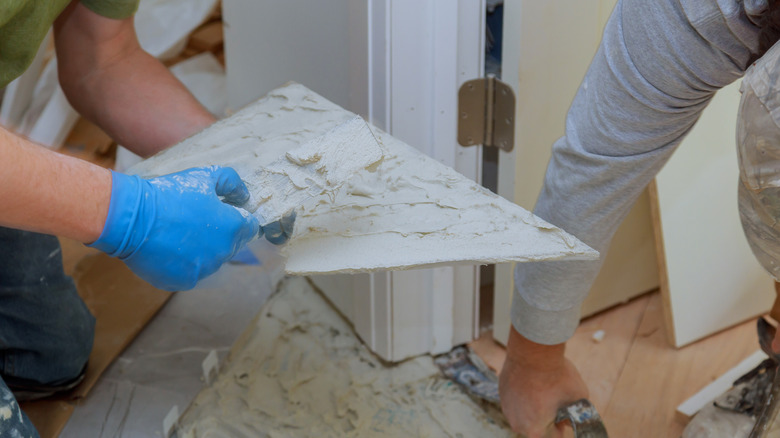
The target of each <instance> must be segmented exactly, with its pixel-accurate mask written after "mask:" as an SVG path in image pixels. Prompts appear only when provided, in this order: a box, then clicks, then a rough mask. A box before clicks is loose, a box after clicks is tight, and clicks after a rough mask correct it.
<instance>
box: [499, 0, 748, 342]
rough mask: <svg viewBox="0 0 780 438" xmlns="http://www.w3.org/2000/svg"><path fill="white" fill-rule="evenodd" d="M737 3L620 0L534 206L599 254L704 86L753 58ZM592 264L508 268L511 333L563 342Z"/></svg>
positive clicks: (704, 100) (736, 74) (707, 96)
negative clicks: (510, 276) (511, 294)
mask: <svg viewBox="0 0 780 438" xmlns="http://www.w3.org/2000/svg"><path fill="white" fill-rule="evenodd" d="M747 3H751V2H747ZM752 3H755V2H752ZM752 3H751V4H752ZM745 5H746V3H745V2H743V1H742V0H717V1H705V2H702V1H700V0H660V1H650V2H649V1H646V0H621V1H619V2H618V3H617V5H616V7H615V10H614V11H613V13H612V16H611V17H610V19H609V21H608V23H607V25H606V28H605V30H604V35H603V38H602V42H601V45H600V47H599V49H598V51H597V53H596V56H595V58H594V59H593V61H592V63H591V65H590V67H589V69H588V72H587V73H586V75H585V78H584V80H583V82H582V84H581V86H580V88H579V90H578V92H577V95H576V97H575V98H574V101H573V103H572V106H571V108H570V110H569V112H568V115H567V117H566V127H565V134H564V137H562V138H560V139H559V140H558V141H557V142H556V143H555V144H554V145H553V154H552V158H551V160H550V163H549V165H548V168H547V173H546V176H545V182H544V187H543V188H542V192H541V194H540V195H539V199H538V200H537V203H536V207H535V209H534V213H535V214H536V215H538V216H539V217H541V218H542V219H544V220H546V221H548V222H550V223H552V224H554V225H557V226H559V227H561V228H562V229H564V230H566V231H567V232H569V233H571V234H573V235H575V236H577V238H579V239H580V240H582V241H583V242H585V243H586V244H588V245H589V246H591V247H592V248H593V249H596V250H597V251H599V252H600V253H602V254H604V253H605V251H606V249H607V248H608V246H609V242H610V240H611V239H612V236H613V234H614V233H615V231H616V229H617V228H618V226H619V225H620V223H621V222H622V221H623V219H624V218H625V217H626V215H627V214H628V212H629V210H630V209H631V206H632V205H633V204H634V202H635V201H636V199H637V198H638V196H639V195H640V194H641V192H642V190H644V188H645V187H646V186H647V184H648V183H650V181H651V180H652V179H653V178H654V177H655V175H656V174H657V173H658V171H659V170H660V169H661V167H662V166H663V164H664V163H665V162H666V161H667V160H668V159H669V157H670V156H671V154H672V152H673V151H674V150H675V149H676V147H677V146H678V145H679V144H680V142H681V141H682V139H683V138H684V137H685V135H686V134H687V133H688V132H689V131H690V129H691V128H692V127H693V125H694V124H695V123H696V121H697V120H698V118H699V116H700V115H701V112H702V111H703V110H704V108H705V107H706V106H707V104H708V103H709V101H710V100H711V98H712V96H713V95H714V94H715V92H716V91H717V90H718V89H720V88H722V87H724V86H726V85H728V84H729V83H731V82H733V81H735V80H736V79H738V78H740V77H742V75H743V74H744V72H745V69H746V68H747V66H748V64H749V63H750V60H751V59H752V58H754V57H755V53H756V52H757V51H758V31H759V30H758V28H757V27H756V26H755V24H753V22H752V21H751V19H750V18H751V17H749V16H748V13H746V12H745V7H746V6H745ZM749 12H751V13H754V12H755V11H749ZM724 123H734V121H724ZM600 268H601V262H600V261H561V262H542V263H518V264H517V267H516V269H515V294H514V297H513V300H512V310H511V312H512V324H513V326H514V327H515V329H516V330H517V331H518V332H519V333H520V334H521V335H523V336H524V337H525V338H527V339H529V340H531V341H534V342H537V343H541V344H548V345H551V344H558V343H561V342H565V341H566V340H567V339H568V338H569V337H571V336H572V334H573V333H574V330H575V329H576V327H577V325H578V323H579V317H580V306H581V304H582V301H583V300H584V299H585V297H586V296H587V294H588V291H589V290H590V287H591V285H592V284H593V281H594V279H595V277H596V275H597V274H598V271H599V269H600Z"/></svg>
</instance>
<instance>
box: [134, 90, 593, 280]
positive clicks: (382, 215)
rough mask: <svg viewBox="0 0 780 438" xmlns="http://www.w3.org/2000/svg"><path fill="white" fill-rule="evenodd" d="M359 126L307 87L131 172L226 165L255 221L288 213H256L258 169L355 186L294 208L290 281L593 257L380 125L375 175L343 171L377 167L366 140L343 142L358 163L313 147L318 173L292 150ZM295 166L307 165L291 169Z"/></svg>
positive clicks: (256, 106) (255, 106) (267, 100)
mask: <svg viewBox="0 0 780 438" xmlns="http://www.w3.org/2000/svg"><path fill="white" fill-rule="evenodd" d="M355 118H356V116H355V114H352V113H350V112H349V111H346V110H344V109H343V108H341V107H339V106H338V105H335V104H333V103H331V102H329V101H328V100H326V99H325V98H323V97H322V96H320V95H318V94H316V93H314V92H313V91H311V90H309V89H307V88H306V87H304V86H302V85H299V84H288V85H286V86H283V87H280V88H277V89H275V90H273V91H271V92H270V93H269V94H268V95H267V96H266V97H264V98H262V99H260V100H258V101H256V102H255V103H252V104H250V105H249V106H247V107H245V108H244V109H242V110H240V111H239V112H237V113H235V114H233V115H232V116H230V117H229V118H227V119H224V120H221V121H219V122H217V123H215V124H214V125H212V126H210V127H208V128H206V129H205V130H203V131H202V132H200V133H198V134H196V135H194V136H192V137H190V138H188V139H186V140H184V141H182V142H181V143H179V144H178V145H176V146H173V147H171V148H169V149H167V150H165V151H163V152H161V153H159V154H157V155H155V156H153V157H151V158H149V159H147V160H145V161H144V162H141V163H139V164H137V165H136V166H134V167H132V168H131V169H129V171H130V172H133V173H137V174H140V175H141V176H145V177H147V176H157V175H164V174H167V173H172V172H175V171H179V170H182V169H187V168H190V167H201V166H208V165H221V166H230V167H233V168H234V169H236V171H237V172H238V174H239V175H240V176H241V178H242V179H243V180H244V182H245V183H246V184H247V186H248V187H249V189H250V193H251V195H252V197H253V198H254V200H253V201H250V206H249V207H248V208H249V209H250V210H251V209H252V208H254V207H252V205H254V206H257V207H259V209H258V211H260V212H261V213H260V214H265V213H263V211H264V209H266V208H267V209H268V210H269V211H270V210H274V211H276V212H278V211H281V210H283V209H284V208H286V205H285V206H283V207H276V206H273V204H274V203H276V202H286V201H285V199H282V198H284V197H279V199H275V198H276V196H274V197H272V198H270V199H271V200H268V201H266V202H265V203H266V204H267V205H266V206H261V205H260V204H259V203H258V202H259V201H260V200H263V199H264V198H267V197H268V192H267V191H265V189H266V188H267V187H268V185H267V183H264V182H262V181H261V179H263V178H266V177H267V174H264V173H263V170H262V169H266V170H268V169H276V168H277V167H283V168H285V169H295V168H296V167H298V168H300V169H296V170H303V171H308V172H309V173H311V174H315V175H323V174H322V173H318V172H317V171H316V169H315V168H316V167H317V166H318V165H322V166H324V168H327V169H328V172H327V176H326V177H325V180H324V182H323V181H322V180H320V183H321V184H324V185H325V187H331V186H329V184H331V183H329V182H328V181H327V178H329V177H335V178H338V179H341V178H342V177H349V180H348V181H347V182H346V183H344V184H343V185H342V186H341V188H340V189H336V190H333V191H323V193H320V194H317V195H316V196H314V197H312V198H310V199H308V200H305V201H302V202H301V204H300V205H298V206H297V207H296V213H297V219H296V221H295V229H294V231H293V234H292V236H291V238H290V241H289V242H288V243H287V244H286V245H285V246H284V247H283V249H282V252H283V253H284V255H285V256H286V257H287V262H286V265H285V269H286V271H287V272H288V273H290V274H295V275H308V274H326V273H327V274H331V273H342V272H348V273H355V272H372V271H379V270H388V269H412V268H418V267H422V266H433V265H442V264H448V265H450V264H455V263H463V264H486V263H501V262H512V261H517V262H526V261H541V260H577V259H580V260H581V259H588V260H593V259H596V258H598V253H597V252H596V251H594V250H593V249H591V248H589V247H588V246H587V245H585V244H584V243H582V242H581V241H579V240H578V239H577V238H575V237H574V236H572V235H570V234H568V233H566V232H565V231H563V230H561V229H559V228H557V227H555V226H553V225H551V224H549V223H547V222H545V221H543V220H542V219H540V218H538V217H536V216H534V215H533V214H531V213H530V212H528V211H527V210H525V209H523V208H522V207H520V206H518V205H516V204H514V203H512V202H510V201H508V200H506V199H504V198H502V197H500V196H498V195H496V194H494V193H492V192H490V191H489V190H487V189H485V188H483V187H482V186H480V185H479V184H477V183H476V182H474V181H472V180H470V179H468V178H466V177H464V176H463V175H461V174H459V173H458V172H456V171H455V170H454V169H451V168H449V167H447V166H446V165H444V164H442V163H440V162H439V161H437V160H435V159H433V158H431V157H428V156H427V155H425V154H423V153H422V152H420V151H418V150H417V149H415V148H413V147H411V146H409V145H407V144H405V143H404V142H402V141H400V140H399V139H397V138H395V137H393V136H392V135H390V134H388V133H385V132H383V131H382V130H380V129H378V128H376V127H373V126H372V127H371V132H372V133H373V135H375V136H376V137H377V138H378V140H379V143H380V144H381V146H380V148H381V149H382V151H383V154H384V157H383V158H382V159H381V161H379V162H378V163H377V165H376V169H375V170H374V169H373V167H372V166H368V167H369V169H365V168H363V169H360V170H358V171H355V172H350V171H347V170H346V169H347V167H344V170H343V171H342V170H341V167H340V166H341V165H344V166H347V165H349V166H350V167H352V168H354V167H358V166H357V165H355V166H352V164H349V163H353V160H358V159H361V160H362V159H364V158H365V159H366V161H365V162H370V161H372V160H373V159H374V157H375V155H370V153H369V149H368V148H367V147H365V146H361V145H363V144H364V140H365V141H368V139H367V136H358V137H359V138H360V140H356V141H355V142H354V144H352V145H344V144H342V146H346V147H353V148H352V150H353V152H352V153H354V151H355V150H358V151H359V152H360V155H361V156H358V157H355V156H351V155H350V154H351V152H349V151H347V150H344V151H342V150H340V148H339V147H336V145H335V143H333V144H324V145H320V146H316V147H323V149H322V150H323V151H324V152H323V154H322V155H321V156H320V157H319V160H320V161H319V163H320V164H317V162H310V161H311V160H313V159H314V158H315V157H316V154H313V155H309V154H307V153H304V150H301V151H300V153H299V152H296V151H298V150H297V149H296V148H299V147H302V145H306V144H307V143H309V142H313V141H315V140H316V139H317V138H319V137H321V136H323V135H325V134H327V133H329V132H331V131H333V130H334V128H336V127H338V126H339V125H342V124H344V123H345V122H350V121H351V120H353V119H355ZM354 123H357V121H355V122H354ZM326 146H327V147H326ZM418 146H420V147H424V146H426V145H418ZM309 147H315V146H311V145H310V146H309ZM453 147H458V146H457V145H455V144H453ZM363 154H367V155H366V156H365V157H364V156H362V155H363ZM368 157H370V159H368ZM296 162H297V163H300V164H303V166H297V165H296V166H293V164H295V163H296ZM336 163H339V164H338V165H336ZM308 166H311V167H308ZM258 170H260V172H258ZM371 170H374V171H373V172H372V171H371ZM331 172H336V173H333V174H331ZM350 173H352V174H353V175H352V176H351V177H350V176H349V174H350ZM264 175H265V176H264ZM317 177H319V176H317ZM293 180H295V181H294V182H293V184H300V186H296V187H295V190H299V189H300V190H299V191H301V192H303V193H310V192H307V190H308V189H307V188H306V187H305V186H307V184H309V182H301V181H300V180H299V179H298V178H297V177H291V181H293ZM312 181H313V179H312ZM273 184H274V183H272V185H273ZM301 186H304V187H301ZM317 190H319V189H318V188H315V189H314V191H317ZM291 203H294V202H292V201H291Z"/></svg>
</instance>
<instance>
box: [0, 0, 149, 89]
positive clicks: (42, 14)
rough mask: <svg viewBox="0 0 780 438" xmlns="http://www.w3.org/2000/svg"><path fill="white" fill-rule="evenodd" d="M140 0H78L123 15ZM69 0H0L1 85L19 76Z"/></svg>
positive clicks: (96, 9)
mask: <svg viewBox="0 0 780 438" xmlns="http://www.w3.org/2000/svg"><path fill="white" fill-rule="evenodd" d="M138 2H139V0H81V3H82V4H83V5H84V6H86V7H88V8H89V9H91V10H92V11H94V12H96V13H98V14H100V15H102V16H104V17H108V18H114V19H122V18H127V17H129V16H131V15H133V14H134V13H135V10H136V9H137V8H138ZM68 3H70V0H0V88H1V87H5V86H6V85H8V83H9V82H11V81H12V80H14V79H16V78H17V77H19V76H20V75H21V74H22V73H24V71H25V70H27V67H29V66H30V63H32V60H33V58H35V53H36V52H37V51H38V47H39V46H40V45H41V42H42V41H43V38H44V37H46V32H48V31H49V28H50V27H51V25H52V23H53V22H54V20H55V19H56V18H57V16H58V15H60V12H62V10H63V9H65V7H66V6H67V5H68Z"/></svg>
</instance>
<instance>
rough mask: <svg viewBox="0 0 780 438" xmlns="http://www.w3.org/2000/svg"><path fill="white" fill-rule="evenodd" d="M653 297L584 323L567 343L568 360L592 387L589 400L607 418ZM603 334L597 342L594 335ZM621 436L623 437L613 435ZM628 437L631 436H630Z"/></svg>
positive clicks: (634, 301)
mask: <svg viewBox="0 0 780 438" xmlns="http://www.w3.org/2000/svg"><path fill="white" fill-rule="evenodd" d="M653 296H657V294H648V295H643V296H641V297H638V298H636V299H634V300H631V301H630V302H628V303H626V304H623V305H621V306H617V307H615V308H613V309H610V310H608V311H606V312H603V313H600V314H598V315H595V316H593V317H592V318H588V319H586V320H584V321H583V322H582V323H581V324H580V326H579V327H578V328H577V331H576V332H575V334H574V336H573V337H572V338H571V339H570V340H569V341H568V342H567V343H566V356H567V357H568V358H569V359H570V360H571V361H572V362H573V363H574V365H575V366H576V367H577V369H578V370H579V372H580V375H582V378H583V379H584V380H585V382H586V383H587V385H588V389H589V391H590V396H589V399H590V401H591V402H592V403H593V404H594V405H595V406H596V409H598V410H599V412H600V413H601V414H604V412H605V410H606V408H607V406H608V405H609V402H610V400H611V399H612V394H613V393H614V390H615V385H616V384H617V382H618V380H619V379H620V376H621V375H622V373H623V371H624V367H625V364H626V360H627V359H628V355H629V352H630V351H631V347H632V345H633V343H634V342H635V341H636V335H637V333H638V330H639V324H640V322H641V321H642V318H643V316H644V314H645V312H646V310H647V308H648V305H649V303H650V301H651V299H652V297H653ZM599 330H601V331H603V333H604V339H603V340H601V341H597V340H595V339H594V338H593V335H594V333H596V332H597V331H599ZM612 436H619V435H612ZM626 436H628V435H626Z"/></svg>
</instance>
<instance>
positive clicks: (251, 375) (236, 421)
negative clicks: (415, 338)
mask: <svg viewBox="0 0 780 438" xmlns="http://www.w3.org/2000/svg"><path fill="white" fill-rule="evenodd" d="M178 436H179V437H188V438H194V437H198V438H204V437H224V436H230V437H273V438H276V437H304V436H305V437H308V436H326V437H327V436H338V437H372V436H382V437H395V436H397V437H409V436H416V437H452V438H457V437H474V436H479V437H511V436H513V434H512V432H511V431H510V430H509V429H508V427H507V426H506V424H505V423H504V421H503V419H502V417H501V415H500V413H498V412H497V410H495V408H490V407H483V406H481V405H479V404H478V403H477V402H475V401H473V400H472V399H470V398H469V397H468V396H467V395H466V394H465V393H463V392H462V391H461V390H460V389H459V388H458V387H457V386H455V385H454V384H453V383H452V382H450V381H448V380H446V379H445V378H444V377H442V376H441V374H440V372H439V370H438V369H437V367H436V366H435V365H434V363H433V360H432V358H431V357H430V356H421V357H418V358H415V359H411V360H408V361H406V362H403V363H400V364H396V365H389V364H386V363H383V362H382V361H381V360H380V359H378V358H377V357H376V356H374V355H373V354H372V353H371V352H370V351H369V350H368V349H367V348H366V347H365V346H364V345H363V344H362V342H360V340H359V339H358V338H357V337H356V336H355V334H354V332H353V329H352V327H351V326H350V325H349V324H348V323H347V322H346V321H345V320H344V319H343V318H342V317H341V316H340V315H339V314H338V313H337V312H336V311H335V310H334V309H333V308H332V307H331V305H330V304H329V303H328V302H327V301H326V300H325V299H324V298H323V297H322V296H321V295H320V293H319V292H317V291H315V290H314V289H313V288H312V286H311V285H310V284H309V283H308V281H306V280H305V279H303V278H289V279H286V280H285V281H283V282H282V283H281V284H280V287H279V290H278V292H277V293H276V294H275V295H274V296H273V297H272V298H271V299H270V300H269V301H268V302H267V303H266V304H265V306H264V307H263V309H262V310H261V311H260V313H259V314H258V316H257V317H256V318H255V320H254V321H253V322H252V323H251V324H250V325H249V327H248V328H247V330H246V331H245V332H244V334H243V335H242V336H241V338H240V339H239V340H238V341H237V342H236V344H235V345H234V346H233V349H232V351H231V354H230V356H229V358H228V360H227V363H226V364H225V365H224V366H223V367H222V370H221V372H220V374H219V377H218V378H217V379H216V381H215V382H214V384H212V385H211V386H209V387H206V388H204V389H203V391H201V393H200V394H199V395H198V396H197V397H196V399H195V400H194V402H193V403H192V405H191V406H190V408H189V409H188V410H187V412H186V413H185V414H184V416H183V418H182V419H181V421H180V430H179V434H178Z"/></svg>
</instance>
